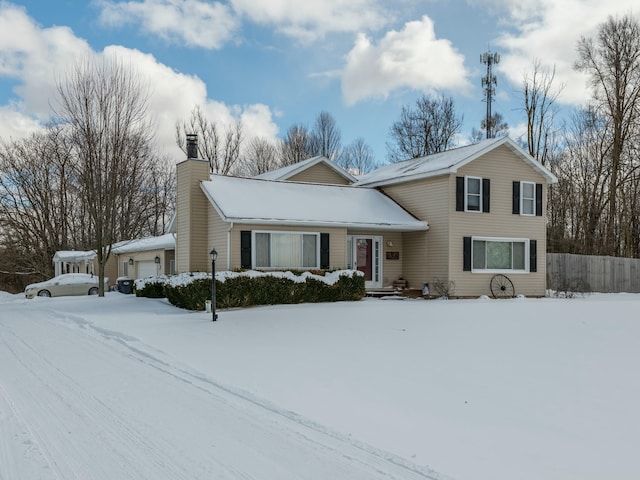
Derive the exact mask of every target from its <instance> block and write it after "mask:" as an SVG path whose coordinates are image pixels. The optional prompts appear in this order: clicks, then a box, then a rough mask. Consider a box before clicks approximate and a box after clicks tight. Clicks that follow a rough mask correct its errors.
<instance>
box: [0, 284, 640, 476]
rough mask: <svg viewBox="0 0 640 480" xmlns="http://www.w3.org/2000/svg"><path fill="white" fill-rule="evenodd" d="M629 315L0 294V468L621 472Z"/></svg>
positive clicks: (639, 327) (633, 384)
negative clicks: (186, 303) (238, 306)
mask: <svg viewBox="0 0 640 480" xmlns="http://www.w3.org/2000/svg"><path fill="white" fill-rule="evenodd" d="M638 312H640V295H624V294H619V295H592V296H590V297H586V298H579V299H567V300H560V299H514V300H502V301H497V300H489V299H478V300H460V301H423V300H405V301H397V300H364V301H361V302H353V303H336V304H314V305H290V306H273V307H261V308H252V309H246V310H233V311H224V310H223V311H219V321H218V322H216V323H213V322H211V321H210V320H211V319H210V314H207V313H205V312H202V313H199V312H198V313H192V312H185V311H182V310H178V309H176V308H174V307H172V306H171V305H169V304H168V303H167V302H166V301H165V300H152V299H141V298H135V297H134V296H127V295H121V294H119V293H109V294H107V296H106V297H105V298H98V297H69V298H51V299H46V298H36V299H34V300H25V299H24V298H22V297H21V296H20V295H17V296H14V295H8V294H2V293H0V479H2V480H13V479H28V480H31V479H65V480H67V479H78V480H90V479H100V480H102V479H116V478H117V479H213V478H216V479H274V480H280V479H377V478H384V479H398V480H400V479H414V478H421V479H424V478H434V479H457V480H485V479H486V480H489V479H491V480H496V479H497V480H502V479H504V480H511V479H520V480H533V479H536V480H539V479H545V480H554V479H558V480H560V479H563V480H565V479H578V478H579V479H581V480H585V479H604V478H606V479H616V480H625V479H629V480H631V479H636V478H638V466H637V461H636V458H637V452H638V445H639V438H640V375H639V374H638V367H640V348H638V347H639V346H640V315H639V314H638Z"/></svg>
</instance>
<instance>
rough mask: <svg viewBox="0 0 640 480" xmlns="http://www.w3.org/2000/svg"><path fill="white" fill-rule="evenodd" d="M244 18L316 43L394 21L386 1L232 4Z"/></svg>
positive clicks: (247, 0)
mask: <svg viewBox="0 0 640 480" xmlns="http://www.w3.org/2000/svg"><path fill="white" fill-rule="evenodd" d="M230 1H231V4H232V5H233V8H234V9H235V10H236V12H238V13H239V14H241V15H244V16H246V17H248V18H250V19H251V20H252V21H253V22H255V23H258V24H267V25H274V26H275V27H276V29H277V30H278V31H279V32H281V33H283V34H284V35H287V36H290V37H293V38H296V39H298V40H300V41H313V40H317V39H319V38H322V37H324V36H325V35H326V34H327V33H339V32H358V31H362V30H375V29H378V28H381V27H383V26H384V25H386V24H387V23H388V22H389V21H390V20H391V19H392V17H393V14H392V12H391V11H390V10H389V9H387V8H385V7H384V3H385V2H383V1H382V0H304V1H300V0H230Z"/></svg>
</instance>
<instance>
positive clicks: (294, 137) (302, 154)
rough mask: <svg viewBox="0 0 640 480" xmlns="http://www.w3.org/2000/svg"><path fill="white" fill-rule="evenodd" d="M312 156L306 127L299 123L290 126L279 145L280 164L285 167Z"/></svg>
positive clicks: (309, 136) (309, 135) (309, 137)
mask: <svg viewBox="0 0 640 480" xmlns="http://www.w3.org/2000/svg"><path fill="white" fill-rule="evenodd" d="M312 156H313V151H312V149H311V134H310V133H309V130H307V127H305V126H304V125H301V124H299V123H296V124H293V125H291V126H290V127H289V129H288V130H287V133H286V134H285V137H284V139H283V140H282V143H281V151H280V164H281V165H282V166H283V167H286V166H287V165H293V164H294V163H298V162H301V161H302V160H306V159H307V158H310V157H312Z"/></svg>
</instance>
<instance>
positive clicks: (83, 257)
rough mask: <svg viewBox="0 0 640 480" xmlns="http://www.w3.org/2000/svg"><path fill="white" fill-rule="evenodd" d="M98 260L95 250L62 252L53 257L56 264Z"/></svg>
mask: <svg viewBox="0 0 640 480" xmlns="http://www.w3.org/2000/svg"><path fill="white" fill-rule="evenodd" d="M94 258H96V252H95V251H94V250H88V251H79V250H60V251H58V252H56V253H55V255H54V256H53V261H54V262H83V261H84V262H91V261H93V259H94Z"/></svg>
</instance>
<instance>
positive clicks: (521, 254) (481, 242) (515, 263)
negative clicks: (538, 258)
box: [471, 237, 529, 272]
mask: <svg viewBox="0 0 640 480" xmlns="http://www.w3.org/2000/svg"><path fill="white" fill-rule="evenodd" d="M528 257H529V240H526V239H502V238H477V237H474V238H473V239H472V257H471V258H472V266H473V270H474V271H478V270H490V271H521V272H526V271H527V270H528V265H527V259H528Z"/></svg>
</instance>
